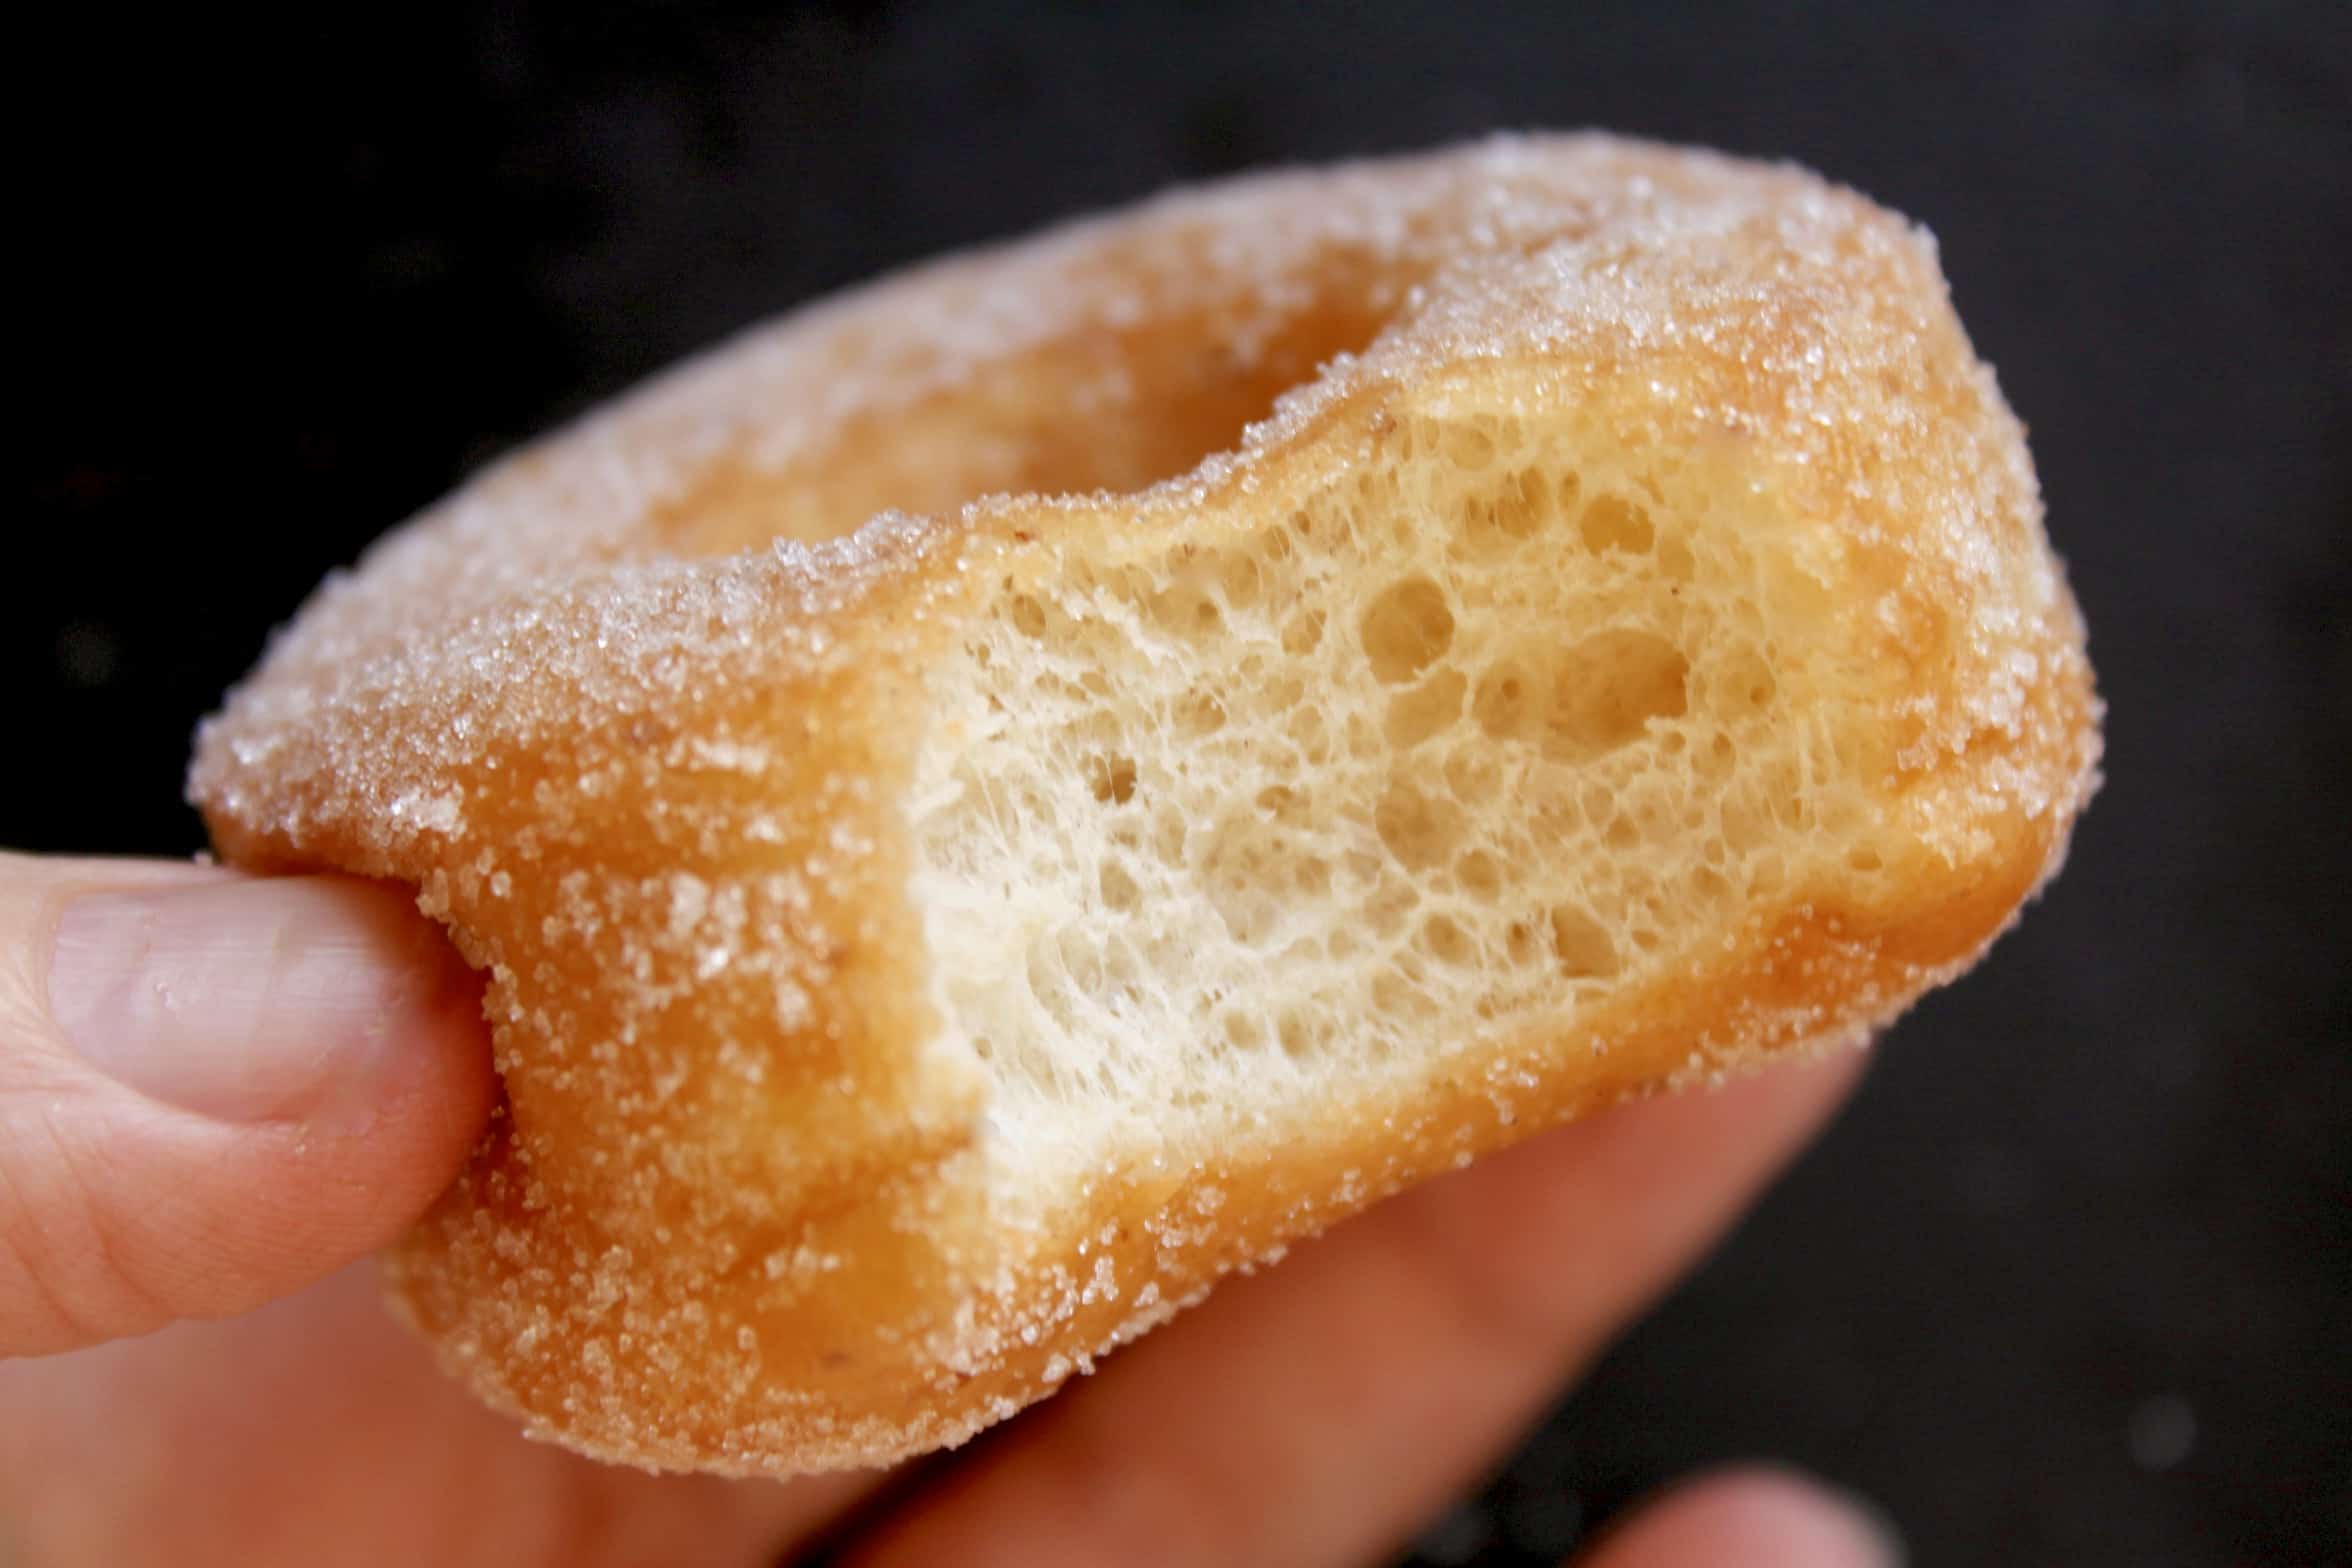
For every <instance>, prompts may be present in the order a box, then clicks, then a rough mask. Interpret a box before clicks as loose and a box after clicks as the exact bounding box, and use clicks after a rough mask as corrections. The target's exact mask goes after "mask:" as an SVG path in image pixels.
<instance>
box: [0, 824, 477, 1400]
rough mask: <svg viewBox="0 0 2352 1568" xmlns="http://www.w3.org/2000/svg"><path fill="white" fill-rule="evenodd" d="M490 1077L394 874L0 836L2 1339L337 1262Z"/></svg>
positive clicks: (113, 1320)
mask: <svg viewBox="0 0 2352 1568" xmlns="http://www.w3.org/2000/svg"><path fill="white" fill-rule="evenodd" d="M493 1096H494V1080H493V1078H492V1075H491V1070H490V1060H489V1047H488V1044H487V1035H486V1033H485V1031H484V1029H483V1026H482V1019H481V992H480V987H479V985H478V983H477V981H476V979H475V977H474V976H473V975H472V974H471V972H469V971H468V970H467V969H466V967H465V965H464V964H463V963H462V962H460V961H459V959H458V958H457V956H456V954H455V953H454V952H453V951H452V950H451V949H450V947H449V945H448V943H447V942H446V941H445V940H443V939H442V937H441V935H440V934H439V932H438V931H436V930H435V929H434V928H433V926H432V925H431V924H430V922H428V921H426V920H425V919H424V918H423V917H422V916H420V915H419V914H417V912H416V911H415V909H414V908H413V907H412V906H411V905H410V904H409V903H408V901H407V900H406V899H405V898H403V897H401V896H400V895H398V894H395V893H393V892H391V891H389V890H387V889H385V888H381V887H377V886H374V885H371V884H367V883H361V882H354V881H349V880H345V879H340V878H325V877H304V878H289V879H283V880H261V879H256V878H251V877H245V876H239V875H236V874H234V873H230V872H226V871H220V870H216V869H212V868H207V867H198V866H180V865H156V864H142V863H135V862H107V861H90V860H82V861H72V860H44V859H33V858H28V857H24V856H0V1354H26V1353H41V1352H48V1351H57V1350H64V1349H68V1348H71V1347H73V1346H76V1345H84V1344H90V1343H93V1342H96V1341H98V1340H102V1339H108V1338H112V1337H115V1336H118V1335H124V1334H135V1333H141V1332H144V1331H146V1330H148V1329H152V1328H155V1327H157V1326H158V1325H160V1324H163V1323H166V1322H169V1321H170V1320H172V1319H174V1318H178V1317H187V1316H199V1317H201V1316H217V1315H220V1314H225V1313H231V1312H238V1311H242V1310H244V1309H245V1308H248V1307H251V1306H253V1305H255V1304H257V1303H259V1302H262V1301H266V1300H269V1299H270V1298H272V1297H275V1296H279V1295H283V1294H285V1293H287V1292H288V1291H291V1290H295V1289H298V1288H299V1287H301V1286H302V1285H304V1284H306V1283H308V1282H309V1281H311V1280H314V1279H317V1278H320V1277H321V1276H323V1275H326V1274H328V1273H330V1272H332V1271H333V1270H335V1269H337V1268H339V1267H341V1266H342V1265H343V1264H345V1263H348V1262H350V1261H351V1260H352V1259H353V1258H356V1257H358V1256H360V1255H361V1254H363V1253H366V1252H368V1251H370V1250H372V1249H374V1248H375V1247H378V1246H380V1245H382V1244H383V1243H384V1242H386V1241H388V1240H390V1239H391V1237H392V1236H393V1235H395V1234H396V1233H397V1232H398V1231H399V1230H401V1229H402V1228H403V1227H404V1226H406V1225H407V1224H408V1223H409V1222H410V1221H412V1220H413V1219H414V1218H415V1217H416V1216H417V1214H419V1213H420V1212H421V1211H422V1210H423V1209H424V1207H425V1206H426V1205H427V1204H428V1203H429V1202H431V1200H432V1198H433V1195H434V1194H435V1193H436V1192H438V1191H439V1190H440V1189H441V1188H442V1187H444V1186H446V1185H447V1184H448V1182H449V1181H450V1179H451V1178H452V1177H453V1176H454V1175H455V1174H456V1173H457V1170H458V1167H459V1165H460V1164H461V1162H462V1161H463V1159H464V1157H465V1153H466V1150H467V1149H468V1148H469V1147H470V1146H471V1145H472V1143H473V1142H474V1140H475V1138H476V1137H478V1136H479V1135H480V1132H481V1129H482V1126H483V1124H484V1122H485V1120H486V1119H487V1117H488V1115H489V1110H490V1105H491V1102H492V1099H493Z"/></svg>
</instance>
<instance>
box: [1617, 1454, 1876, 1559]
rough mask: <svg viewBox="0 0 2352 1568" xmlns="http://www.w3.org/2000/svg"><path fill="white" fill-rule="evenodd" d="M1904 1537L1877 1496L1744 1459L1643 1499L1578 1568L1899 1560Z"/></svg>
mask: <svg viewBox="0 0 2352 1568" xmlns="http://www.w3.org/2000/svg"><path fill="white" fill-rule="evenodd" d="M1902 1561H1903V1543H1902V1540H1901V1538H1900V1537H1898V1536H1897V1535H1896V1534H1895V1532H1894V1527H1893V1526H1892V1525H1891V1524H1889V1523H1888V1522H1887V1520H1886V1517H1885V1515H1883V1514H1881V1513H1880V1512H1879V1511H1878V1510H1877V1509H1875V1508H1873V1507H1872V1506H1871V1505H1870V1504H1868V1503H1865V1502H1863V1501H1861V1500H1860V1499H1858V1498H1855V1497H1851V1496H1848V1495H1845V1494H1843V1493H1839V1492H1834V1491H1831V1490H1830V1489H1829V1488H1828V1487H1825V1486H1823V1485H1822V1484H1821V1483H1820V1482H1818V1481H1814V1480H1810V1479H1808V1478H1807V1477H1805V1476H1802V1475H1799V1474H1797V1473H1796V1472H1795V1471H1792V1470H1783V1469H1777V1468H1774V1467H1771V1466H1766V1465H1743V1466H1738V1467H1736V1468H1732V1469H1727V1470H1718V1471H1716V1472H1715V1473H1713V1474H1711V1475H1706V1476H1701V1477H1700V1478H1699V1479H1697V1480H1695V1481H1685V1482H1682V1483H1680V1484H1678V1485H1676V1486H1675V1487H1673V1488H1672V1489H1671V1490H1669V1491H1668V1492H1667V1493H1666V1494H1665V1495H1664V1496H1662V1497H1660V1498H1658V1499H1656V1500H1655V1501H1652V1502H1646V1503H1643V1504H1641V1505H1639V1506H1638V1507H1637V1508H1635V1510H1634V1512H1633V1514H1632V1516H1631V1517H1630V1518H1628V1519H1627V1520H1626V1521H1625V1522H1624V1523H1623V1524H1620V1525H1617V1526H1615V1527H1613V1528H1612V1529H1611V1530H1610V1531H1609V1532H1608V1533H1607V1534H1606V1535H1605V1536H1603V1537H1602V1539H1601V1541H1600V1543H1599V1544H1598V1545H1596V1546H1594V1547H1593V1548H1592V1549H1591V1550H1589V1551H1587V1552H1585V1553H1584V1554H1582V1555H1581V1556H1579V1557H1578V1558H1577V1559H1576V1560H1575V1563H1574V1565H1573V1568H1712V1565H1715V1564H1722V1565H1724V1568H1900V1564H1901V1563H1902Z"/></svg>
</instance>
